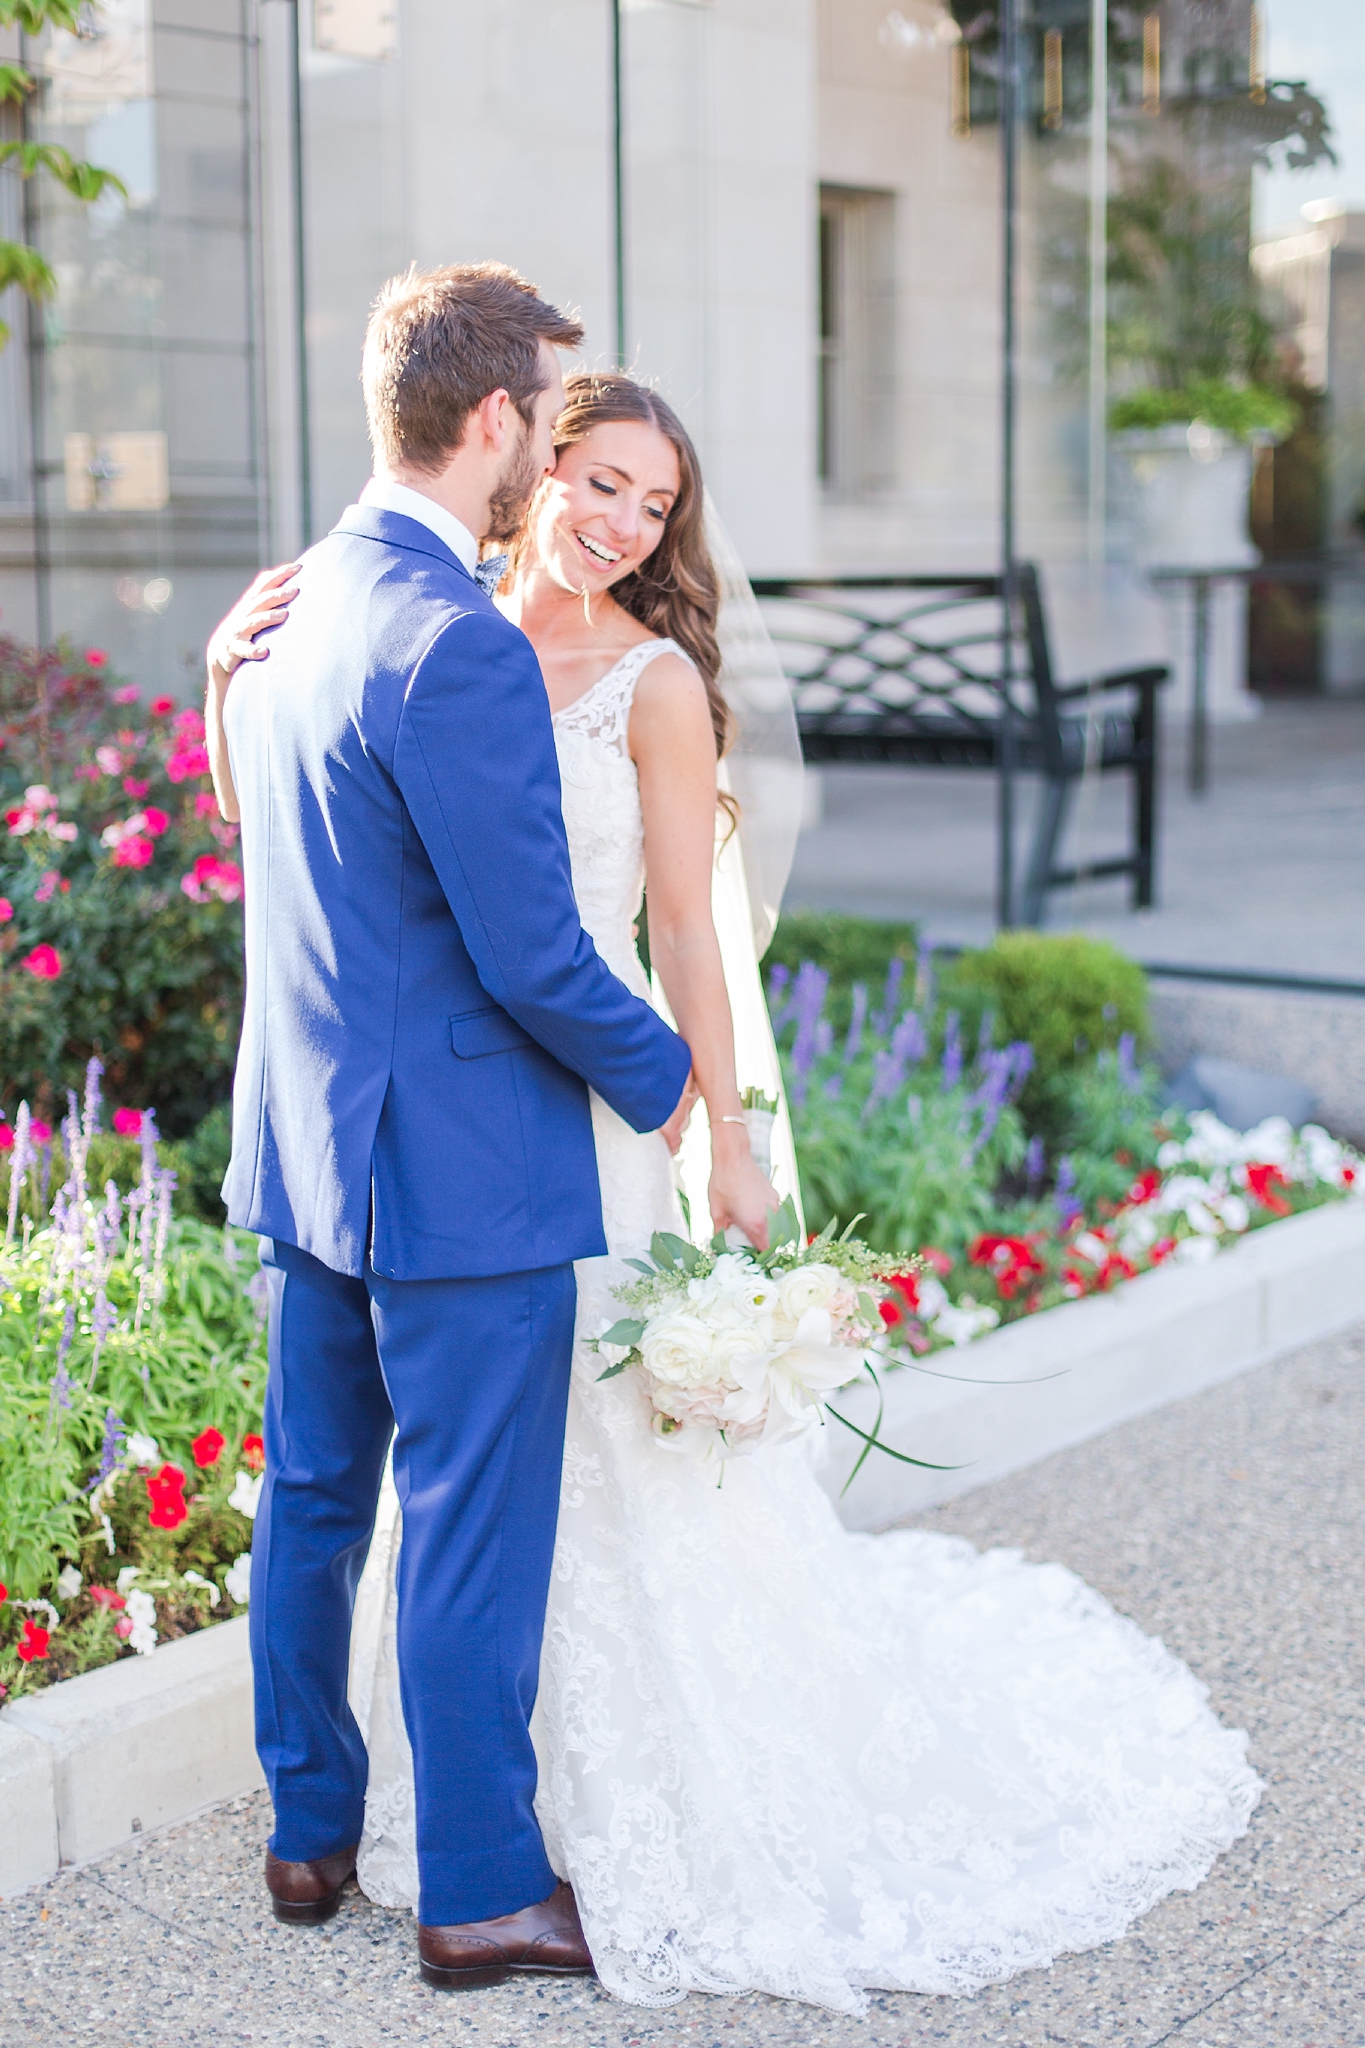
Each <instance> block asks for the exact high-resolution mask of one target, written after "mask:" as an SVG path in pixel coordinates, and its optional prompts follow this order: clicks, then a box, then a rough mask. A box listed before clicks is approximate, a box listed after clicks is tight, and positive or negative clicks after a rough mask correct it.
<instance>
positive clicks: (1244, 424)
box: [1109, 378, 1299, 441]
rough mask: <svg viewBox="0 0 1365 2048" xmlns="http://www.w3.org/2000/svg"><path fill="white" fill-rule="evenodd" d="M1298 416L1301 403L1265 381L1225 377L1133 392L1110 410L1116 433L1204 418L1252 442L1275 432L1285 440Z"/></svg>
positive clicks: (1225, 431)
mask: <svg viewBox="0 0 1365 2048" xmlns="http://www.w3.org/2000/svg"><path fill="white" fill-rule="evenodd" d="M1298 417H1299V408H1298V406H1297V405H1295V403H1294V401H1293V399H1291V398H1286V397H1285V396H1284V394H1283V393H1282V392H1279V391H1272V390H1271V389H1270V388H1269V386H1268V385H1265V384H1230V383H1228V382H1227V381H1226V379H1224V378H1204V379H1203V380H1198V379H1196V380H1195V381H1194V382H1193V383H1190V384H1186V385H1184V386H1182V387H1181V388H1180V389H1179V390H1176V391H1167V390H1165V389H1162V388H1160V387H1150V388H1148V389H1146V390H1143V391H1131V392H1129V393H1128V394H1127V396H1126V397H1123V398H1116V399H1115V400H1114V402H1113V404H1112V405H1111V406H1110V408H1109V424H1110V426H1111V427H1112V428H1113V430H1114V431H1115V433H1123V432H1125V431H1127V430H1128V429H1130V428H1133V427H1170V426H1185V425H1186V424H1188V423H1189V422H1190V421H1193V420H1200V421H1202V422H1203V424H1204V425H1205V426H1208V427H1216V428H1217V429H1218V430H1219V432H1220V433H1224V434H1231V435H1232V436H1233V438H1234V439H1235V440H1238V441H1249V440H1250V439H1251V438H1252V436H1253V435H1254V434H1273V435H1274V436H1275V438H1276V439H1277V440H1280V439H1282V438H1283V437H1284V436H1285V435H1286V434H1288V433H1290V432H1291V431H1292V430H1293V427H1294V425H1295V423H1296V421H1297V420H1298Z"/></svg>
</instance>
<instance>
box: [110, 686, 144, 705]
mask: <svg viewBox="0 0 1365 2048" xmlns="http://www.w3.org/2000/svg"><path fill="white" fill-rule="evenodd" d="M141 695H142V692H141V690H139V688H138V686H137V684H136V683H125V684H124V685H123V688H122V689H121V690H115V691H114V693H113V701H114V702H115V704H136V702H137V700H138V698H139V697H140V696H141Z"/></svg>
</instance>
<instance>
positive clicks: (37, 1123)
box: [28, 1116, 52, 1145]
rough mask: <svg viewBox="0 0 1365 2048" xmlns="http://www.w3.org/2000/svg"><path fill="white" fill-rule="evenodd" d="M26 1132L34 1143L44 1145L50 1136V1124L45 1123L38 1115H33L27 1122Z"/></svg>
mask: <svg viewBox="0 0 1365 2048" xmlns="http://www.w3.org/2000/svg"><path fill="white" fill-rule="evenodd" d="M28 1134H29V1136H30V1138H32V1140H33V1142H34V1144H35V1145H46V1143H47V1141H48V1139H49V1138H50V1137H51V1136H52V1126H51V1124H45V1123H44V1122H43V1120H42V1118H41V1117H40V1116H35V1117H34V1118H33V1120H32V1122H31V1123H30V1124H29V1127H28Z"/></svg>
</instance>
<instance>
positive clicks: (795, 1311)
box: [778, 1265, 843, 1324]
mask: <svg viewBox="0 0 1365 2048" xmlns="http://www.w3.org/2000/svg"><path fill="white" fill-rule="evenodd" d="M842 1277H843V1276H842V1275H841V1274H839V1273H836V1272H835V1270H834V1268H833V1266H824V1265H817V1266H797V1267H796V1269H795V1270H794V1271H793V1272H791V1273H787V1274H784V1275H783V1278H782V1282H781V1285H780V1287H779V1289H778V1299H779V1301H780V1302H781V1304H782V1313H783V1314H784V1315H788V1316H791V1317H792V1319H793V1320H794V1321H795V1322H796V1323H798V1324H799V1323H800V1321H801V1318H802V1316H804V1315H805V1313H806V1311H807V1309H812V1308H824V1309H827V1308H828V1307H829V1305H830V1303H831V1302H832V1301H833V1299H834V1297H835V1295H836V1294H837V1293H838V1292H839V1289H840V1286H841V1284H842Z"/></svg>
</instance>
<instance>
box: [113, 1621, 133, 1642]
mask: <svg viewBox="0 0 1365 2048" xmlns="http://www.w3.org/2000/svg"><path fill="white" fill-rule="evenodd" d="M132 1633H133V1624H132V1621H131V1619H130V1618H129V1616H128V1615H126V1614H121V1615H120V1616H119V1618H118V1620H117V1621H116V1622H115V1623H114V1634H115V1635H116V1636H120V1637H122V1639H123V1641H124V1642H125V1643H126V1642H127V1640H128V1638H129V1636H130V1635H131V1634H132Z"/></svg>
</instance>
